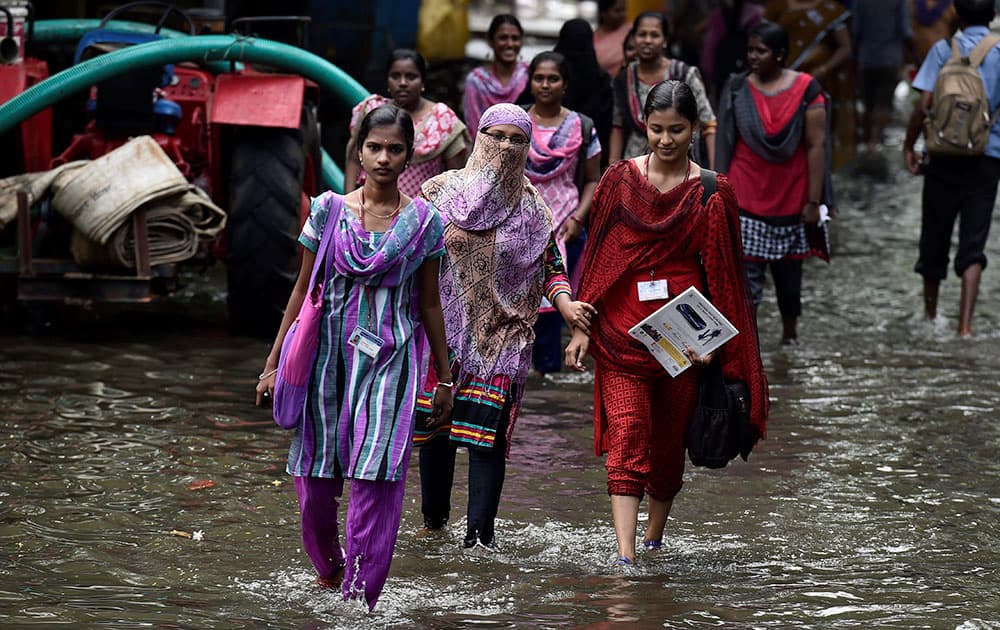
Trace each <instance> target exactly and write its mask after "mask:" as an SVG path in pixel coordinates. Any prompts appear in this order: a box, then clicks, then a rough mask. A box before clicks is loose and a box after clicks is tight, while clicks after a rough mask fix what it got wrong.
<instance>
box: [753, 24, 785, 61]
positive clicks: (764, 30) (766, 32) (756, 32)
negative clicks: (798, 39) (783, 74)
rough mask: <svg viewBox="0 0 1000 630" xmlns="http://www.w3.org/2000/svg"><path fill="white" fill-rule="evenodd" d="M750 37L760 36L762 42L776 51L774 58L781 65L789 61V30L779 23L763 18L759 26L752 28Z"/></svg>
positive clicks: (773, 51) (772, 50)
mask: <svg viewBox="0 0 1000 630" xmlns="http://www.w3.org/2000/svg"><path fill="white" fill-rule="evenodd" d="M747 35H748V37H759V38H760V41H761V43H763V44H764V45H765V46H767V47H768V48H770V49H771V52H772V53H774V60H775V61H777V62H778V65H779V66H784V65H785V64H787V63H788V31H786V30H785V29H783V28H781V26H779V25H778V24H775V23H774V22H770V21H768V20H761V21H760V22H758V23H757V26H755V27H753V28H752V29H750V32H749V33H748V34H747Z"/></svg>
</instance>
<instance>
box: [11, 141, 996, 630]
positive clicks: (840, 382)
mask: <svg viewBox="0 0 1000 630" xmlns="http://www.w3.org/2000/svg"><path fill="white" fill-rule="evenodd" d="M896 153H897V152H896V150H895V149H893V150H892V153H891V155H892V157H893V158H895V155H896ZM841 192H842V199H841V213H840V215H839V216H838V218H837V220H836V230H835V246H836V258H835V260H834V262H833V264H832V265H830V266H826V265H824V264H822V263H814V264H809V265H807V268H806V282H805V285H806V286H805V304H804V308H805V317H804V319H803V321H802V324H801V332H800V335H801V339H802V345H801V346H800V347H798V348H795V349H793V350H785V349H782V348H781V347H780V346H779V345H778V339H779V336H780V322H779V319H778V315H777V312H776V307H775V306H774V302H773V292H772V291H771V290H770V288H768V290H767V296H768V300H769V301H768V302H767V303H766V304H765V305H764V306H763V307H762V310H761V324H760V327H761V331H762V344H763V350H764V355H765V357H764V364H765V367H766V369H767V372H768V376H769V378H770V382H771V396H772V398H773V402H772V416H771V420H770V424H769V433H768V437H767V439H766V440H764V441H762V442H761V443H759V444H758V446H757V448H756V449H755V451H754V452H753V454H752V455H751V457H750V461H749V462H746V463H745V462H742V461H737V462H735V463H734V464H732V465H730V466H729V467H728V468H726V469H724V470H722V471H706V470H695V469H690V468H689V470H688V472H687V474H686V483H685V487H684V490H683V491H682V492H681V494H680V495H679V496H678V498H677V501H676V502H675V506H674V511H673V513H672V515H671V518H670V521H669V523H668V528H667V536H666V539H665V545H664V549H663V550H662V551H660V552H658V553H655V554H644V555H640V558H639V564H638V569H637V571H636V572H635V573H634V574H632V575H618V574H615V573H613V572H612V571H611V570H610V568H609V567H610V561H611V559H612V556H613V553H614V545H613V539H614V536H613V531H612V527H611V523H610V514H609V505H608V498H607V495H606V492H605V477H604V470H603V466H602V462H601V460H600V459H599V458H597V457H595V456H594V455H593V454H592V447H591V436H592V428H591V416H590V409H591V407H590V405H591V398H590V383H589V381H588V380H587V379H582V380H581V379H571V378H566V377H561V378H555V379H548V380H545V381H541V380H536V381H531V382H530V383H529V389H528V393H527V398H526V401H525V408H524V411H523V414H522V418H521V421H520V424H519V426H518V430H517V432H516V433H515V436H514V448H513V458H512V460H511V462H510V467H509V470H508V476H507V486H506V488H505V490H504V499H503V502H502V504H501V514H500V517H501V520H500V526H499V533H498V540H499V550H498V552H497V553H492V554H491V553H487V552H482V551H472V552H468V551H462V550H460V549H459V547H460V539H461V535H462V534H463V533H464V502H465V494H464V490H463V489H462V487H461V484H459V487H458V488H457V490H456V494H455V496H454V504H455V507H454V510H453V515H454V517H453V523H452V528H453V529H452V535H451V536H450V537H446V538H418V537H417V536H416V535H415V534H416V532H417V529H418V527H419V526H420V524H421V519H420V515H419V490H418V487H417V484H416V483H415V482H416V468H415V466H413V467H411V471H410V472H411V476H410V479H409V482H408V489H407V495H406V508H405V511H404V517H403V524H402V530H401V534H400V539H399V544H398V546H397V549H396V557H395V561H394V564H393V568H392V573H391V576H390V579H389V582H388V584H387V585H386V588H385V592H384V594H383V596H382V599H381V601H380V603H379V607H378V609H377V610H376V612H375V613H373V614H368V613H366V612H364V611H363V610H362V609H361V607H360V606H358V605H348V604H345V603H344V602H342V601H340V599H339V597H338V596H337V595H336V594H334V593H331V592H329V591H321V590H319V589H318V588H317V587H315V586H314V582H313V571H312V568H311V566H310V564H309V561H308V559H307V557H306V556H305V554H304V553H303V552H302V549H301V543H300V540H299V532H298V516H297V510H296V499H295V492H294V489H293V487H292V484H291V483H290V481H289V478H288V477H287V476H286V475H285V473H284V465H285V457H286V452H287V446H288V436H287V435H286V434H285V433H284V432H283V431H282V430H280V429H279V428H277V427H276V426H275V425H274V424H273V423H272V422H271V421H270V420H269V418H268V417H266V416H265V414H264V413H263V412H262V411H260V410H258V409H256V408H254V407H253V406H252V397H253V386H254V384H255V381H256V375H257V373H258V372H259V371H260V368H261V365H262V363H263V359H264V356H265V354H266V352H267V344H266V343H263V342H260V341H252V340H246V339H239V338H232V337H229V336H228V335H227V334H226V333H225V327H224V319H223V310H224V309H223V308H222V306H221V303H220V302H219V296H218V289H217V288H213V287H215V286H217V285H213V284H212V283H211V282H209V281H207V280H197V281H195V282H194V284H193V285H192V286H191V288H189V290H188V291H187V292H186V293H185V294H182V295H180V296H177V297H176V298H175V299H174V300H172V301H171V302H170V303H168V304H166V305H163V306H158V307H155V308H152V309H126V310H119V311H116V312H103V313H99V314H98V315H87V316H86V317H84V318H83V321H80V322H78V323H74V324H72V325H67V324H62V325H57V326H54V327H53V328H52V329H50V330H49V331H48V332H47V333H46V334H42V335H36V336H14V335H10V334H9V333H8V334H6V335H2V336H0V366H2V367H0V479H2V482H0V554H2V562H0V625H3V626H4V627H15V626H30V625H44V626H52V625H57V624H65V625H72V626H106V627H137V626H141V625H151V626H159V627H164V626H169V627H177V626H180V627H198V628H222V627H238V626H248V625H249V626H270V627H306V628H327V627H330V628H357V627H412V628H452V627H476V628H535V627H541V628H568V627H574V628H576V627H584V628H606V627H609V626H611V625H613V624H625V625H627V626H632V627H665V628H709V627H725V628H831V627H838V628H841V627H843V628H852V627H854V628H876V627H877V628H962V629H963V630H969V629H975V628H1000V463H998V458H997V453H996V451H997V449H998V447H1000V423H998V422H997V408H998V407H1000V387H998V384H997V377H996V374H998V373H1000V272H998V271H996V270H994V269H993V267H992V266H991V267H990V268H989V269H988V270H987V271H986V273H985V274H984V280H983V286H982V291H981V296H980V302H979V306H978V309H977V314H976V329H977V331H978V332H977V334H976V336H975V337H974V338H973V339H959V338H957V337H956V336H955V334H954V329H955V327H956V316H957V303H958V282H957V280H956V279H955V278H954V277H949V279H948V280H947V281H946V283H945V284H944V285H943V287H942V298H941V312H942V318H941V319H940V321H938V322H934V323H926V322H924V321H923V320H922V318H921V316H920V308H921V297H920V278H919V277H918V276H917V275H916V274H914V273H913V272H912V266H913V262H914V260H915V256H916V239H917V234H918V228H919V193H920V185H919V181H918V180H915V179H912V178H910V177H909V176H908V175H905V174H903V173H901V172H893V173H892V177H891V179H890V181H888V182H876V181H872V180H864V179H857V180H854V181H850V182H844V185H843V186H842V189H841ZM998 237H1000V226H994V231H993V239H992V243H993V244H992V245H991V247H990V250H989V252H988V254H989V255H991V256H992V257H993V260H994V261H997V260H1000V248H998V246H997V245H996V243H997V242H998ZM213 291H214V292H215V293H214V294H213ZM461 459H462V458H461V457H460V460H461ZM415 461H416V458H414V459H413V462H414V464H415ZM464 474H465V469H464V468H463V469H462V470H460V471H459V472H458V473H457V477H458V478H462V477H463V476H464ZM196 532H197V533H198V534H197V537H198V538H200V540H196V539H195V538H189V537H186V536H185V535H184V534H187V535H193V534H194V533H196Z"/></svg>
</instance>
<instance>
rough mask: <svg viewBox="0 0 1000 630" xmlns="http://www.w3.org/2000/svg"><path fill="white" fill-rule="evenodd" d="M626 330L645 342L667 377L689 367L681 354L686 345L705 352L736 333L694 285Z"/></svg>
mask: <svg viewBox="0 0 1000 630" xmlns="http://www.w3.org/2000/svg"><path fill="white" fill-rule="evenodd" d="M628 332H629V334H630V335H632V336H633V337H635V338H636V339H638V340H639V341H641V342H642V343H644V344H645V345H646V347H647V348H648V349H649V351H650V352H651V353H653V356H654V357H656V360H657V361H659V362H660V365H662V366H663V368H664V369H665V370H666V371H667V373H668V374H670V376H677V375H678V374H680V373H681V372H683V371H684V370H686V369H688V368H689V367H690V366H691V361H689V360H688V358H687V356H685V354H684V350H686V349H687V348H693V349H694V351H695V352H697V353H698V354H700V355H705V354H708V353H709V352H712V351H714V350H715V349H716V348H718V347H719V346H721V345H722V344H724V343H726V342H727V341H729V340H730V339H732V338H733V337H735V336H736V335H737V334H738V333H739V331H738V330H736V328H735V327H734V326H733V325H732V324H731V323H730V322H729V320H728V319H726V318H725V317H724V316H723V315H722V313H720V312H719V311H718V309H716V308H715V307H714V306H712V303H711V302H709V301H708V300H707V299H705V296H704V295H702V294H701V292H700V291H699V290H698V289H696V288H694V287H691V288H689V289H687V290H686V291H684V292H683V293H681V294H680V295H678V296H677V297H675V298H674V299H672V300H670V301H669V302H667V303H666V304H664V305H663V306H662V307H660V308H659V309H658V310H657V311H656V312H655V313H653V314H652V315H650V316H649V317H647V318H646V319H644V320H642V321H641V322H639V323H638V324H636V325H635V326H633V327H632V328H631V329H629V331H628Z"/></svg>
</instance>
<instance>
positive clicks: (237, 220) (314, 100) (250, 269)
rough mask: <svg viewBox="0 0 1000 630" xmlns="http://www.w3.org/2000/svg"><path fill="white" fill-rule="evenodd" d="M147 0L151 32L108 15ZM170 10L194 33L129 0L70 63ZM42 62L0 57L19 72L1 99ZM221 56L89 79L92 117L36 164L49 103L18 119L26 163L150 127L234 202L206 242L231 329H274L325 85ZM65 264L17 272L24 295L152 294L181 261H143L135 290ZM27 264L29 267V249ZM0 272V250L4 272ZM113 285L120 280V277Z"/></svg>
mask: <svg viewBox="0 0 1000 630" xmlns="http://www.w3.org/2000/svg"><path fill="white" fill-rule="evenodd" d="M0 3H2V0H0ZM151 6H152V7H160V8H161V9H162V10H163V14H162V16H161V17H160V19H159V20H158V23H157V26H156V28H155V30H153V32H137V31H134V30H116V29H115V28H114V23H113V20H116V19H120V18H121V17H122V16H123V15H124V14H125V13H126V12H131V11H134V10H136V9H148V8H149V7H151ZM171 16H175V17H177V18H179V23H182V24H184V25H185V28H186V30H188V31H189V32H190V34H191V36H195V34H196V33H195V25H194V23H193V22H192V20H191V18H190V17H189V16H187V15H186V14H185V13H184V12H183V11H181V10H180V9H177V8H176V7H174V6H172V5H167V4H165V3H162V2H134V3H131V4H127V5H125V6H122V7H120V8H118V9H115V10H114V11H112V12H111V13H109V14H108V15H107V16H105V18H104V20H103V21H102V23H101V26H100V27H99V28H98V29H96V30H94V31H91V32H88V33H87V34H86V35H84V37H83V38H81V40H80V42H79V44H78V45H77V48H76V54H75V58H74V63H79V62H81V61H84V60H86V59H88V58H92V57H94V56H96V55H100V54H104V53H106V52H109V51H112V50H116V49H119V48H122V47H127V46H132V45H136V44H142V43H146V42H150V41H156V40H159V39H161V37H162V35H161V28H162V27H163V26H164V24H165V23H167V21H168V18H171ZM273 19H276V20H282V21H288V20H292V21H294V20H299V21H307V20H308V18H287V17H282V18H273ZM175 22H177V20H175ZM253 24H254V23H250V25H251V26H252V25H253ZM303 30H304V29H303ZM43 65H44V64H42V66H43ZM42 66H39V65H37V64H33V62H29V61H27V60H26V61H24V62H23V63H20V64H6V65H3V66H0V72H8V73H12V74H16V75H17V76H19V77H21V76H23V77H24V78H21V79H19V81H20V83H19V84H17V85H13V82H12V81H10V80H9V79H0V84H2V87H0V89H6V91H5V92H3V93H2V94H3V97H2V98H0V103H2V102H4V101H6V100H8V99H9V98H11V97H12V96H14V95H15V94H16V93H17V91H18V90H22V91H23V89H24V88H25V87H26V86H28V85H30V82H31V81H37V80H40V79H42V78H44V75H45V72H44V67H42ZM226 66H227V68H226V69H227V70H228V71H226V72H222V73H218V68H211V69H210V68H208V67H207V66H205V65H198V64H194V63H178V64H169V65H165V66H160V67H136V68H135V69H131V70H129V71H127V72H124V73H122V74H119V75H117V76H114V77H113V78H110V79H108V80H105V81H103V82H101V83H99V84H98V85H96V86H94V87H93V88H92V89H91V95H90V98H89V100H88V101H87V106H86V107H87V113H88V115H89V121H88V122H87V123H86V126H85V127H84V129H83V130H82V131H81V132H80V133H78V134H76V135H75V136H74V137H73V139H72V141H71V142H70V144H69V146H68V147H66V148H65V149H64V150H63V151H61V152H60V153H59V155H58V156H56V157H55V158H53V159H51V160H50V161H49V162H48V163H45V164H41V163H40V162H41V161H43V160H44V158H45V157H48V156H46V155H45V152H44V151H45V149H46V148H47V147H40V146H35V144H37V143H39V142H42V143H44V141H50V138H51V123H50V121H49V122H46V120H45V119H44V116H43V115H42V114H39V115H37V116H35V117H33V118H31V119H29V120H28V121H26V122H25V123H23V124H22V125H21V139H22V141H21V151H22V154H23V156H24V166H25V170H26V171H31V170H39V169H47V168H52V167H55V166H58V165H60V164H63V163H65V162H69V161H72V160H80V159H95V158H98V157H100V156H102V155H104V154H106V153H108V152H109V151H112V150H114V149H115V148H117V147H119V146H121V145H122V144H124V143H125V142H127V141H128V140H129V139H130V138H132V137H135V136H138V135H149V136H151V137H152V138H153V139H154V140H155V141H156V143H157V144H159V145H160V147H161V148H162V149H163V150H164V152H165V153H166V154H167V155H168V156H170V158H171V160H172V161H173V162H174V163H175V164H176V166H177V167H178V168H179V169H180V171H181V172H182V173H184V175H185V176H186V177H187V178H188V180H189V181H190V182H192V183H193V184H195V185H197V186H198V187H199V188H201V189H202V190H204V191H205V192H207V193H208V194H209V195H210V196H211V197H212V199H213V201H214V202H215V203H216V204H217V205H219V206H220V207H222V208H224V209H225V210H226V212H227V225H226V230H225V232H224V233H223V234H224V236H223V237H222V238H219V239H217V240H216V241H215V242H213V243H211V244H210V245H209V246H208V247H207V250H208V252H209V253H210V254H211V255H212V256H214V257H216V258H220V259H223V260H225V263H226V267H227V278H228V306H229V318H230V319H229V321H230V325H231V328H232V330H233V331H234V332H236V333H239V334H251V335H257V336H270V335H273V334H274V332H275V331H276V330H277V327H278V324H279V322H280V320H281V316H282V312H283V309H284V306H285V302H286V301H287V299H288V295H289V293H290V292H291V288H292V286H293V284H294V282H295V278H296V275H297V272H298V265H299V255H298V247H297V245H296V237H297V235H298V232H299V228H300V226H301V223H302V219H303V217H304V213H305V212H306V211H307V210H308V196H310V195H315V194H316V193H317V191H318V190H319V188H320V178H321V170H320V165H321V147H320V140H319V128H318V124H317V121H316V107H317V105H318V97H319V90H318V88H317V86H316V84H315V83H312V82H310V81H308V80H306V79H304V78H303V77H301V76H298V75H294V74H282V73H277V72H271V71H267V70H265V69H257V68H251V67H249V66H246V67H241V64H235V63H234V64H226ZM17 68H20V69H19V70H17ZM3 76H5V75H0V77H3ZM55 78H56V77H54V79H55ZM36 119H38V120H37V121H36ZM29 123H32V124H34V125H35V127H34V128H31V127H29ZM46 125H48V127H47V128H46ZM32 129H34V131H33V130H32ZM49 146H51V144H50V145H49ZM60 220H62V218H61V217H60V216H59V215H56V214H55V213H44V212H43V213H42V214H41V217H40V218H37V217H36V218H35V219H34V220H33V234H34V235H35V236H34V241H35V242H34V245H33V250H34V251H36V252H46V253H47V255H51V252H52V251H54V250H55V251H59V250H60V249H61V247H62V244H60V243H58V242H56V243H52V242H49V243H40V242H39V236H38V235H39V234H45V235H49V236H50V237H51V238H56V239H57V241H58V236H53V235H60V234H65V232H66V229H65V226H63V227H62V229H60V226H58V225H45V223H47V222H48V223H53V224H58V222H59V221H60ZM136 238H137V240H138V238H139V237H138V236H137V237H136ZM66 251H68V249H67V250H66ZM67 258H68V256H67ZM64 263H65V264H64V265H62V266H56V267H55V268H53V269H54V273H55V274H57V275H58V276H59V277H57V278H52V277H48V278H38V276H39V273H40V272H39V271H38V270H37V269H35V270H34V271H33V272H32V274H29V276H30V277H26V276H25V274H23V273H21V274H20V277H19V279H18V298H19V299H21V300H36V301H70V300H71V301H74V302H79V301H80V300H83V301H86V299H87V295H88V293H89V294H92V295H93V296H95V297H94V299H95V300H106V301H147V300H150V299H153V298H156V297H160V295H162V294H163V293H165V292H166V291H168V290H169V289H170V288H171V287H173V286H174V285H175V284H176V275H177V269H176V266H175V265H164V266H163V267H164V268H162V269H161V268H157V267H153V268H152V269H150V270H149V271H148V278H147V279H146V280H147V282H145V283H144V285H143V286H146V287H148V290H147V291H145V292H143V291H140V292H136V290H135V287H134V285H132V286H131V287H130V288H129V289H127V290H123V291H122V292H120V293H119V294H116V293H115V291H114V289H113V288H112V289H111V290H108V289H107V287H104V288H100V289H98V288H95V284H99V283H100V278H97V277H95V276H94V274H88V273H87V272H88V270H86V269H78V268H74V265H73V264H72V263H71V261H68V260H65V261H64ZM20 266H21V268H22V269H21V271H22V272H23V267H24V265H23V260H22V264H21V265H20ZM3 271H4V268H3V266H2V261H0V274H2V273H3ZM126 273H128V272H125V271H124V270H122V274H126ZM136 275H140V276H141V275H142V270H141V269H138V268H137V269H136V271H135V272H132V273H131V276H132V277H134V276H136ZM106 276H107V274H106V273H105V274H104V275H103V276H101V277H102V278H103V277H106ZM81 281H82V283H81ZM106 284H107V286H110V287H114V286H117V285H115V284H114V282H113V281H110V282H109V283H106Z"/></svg>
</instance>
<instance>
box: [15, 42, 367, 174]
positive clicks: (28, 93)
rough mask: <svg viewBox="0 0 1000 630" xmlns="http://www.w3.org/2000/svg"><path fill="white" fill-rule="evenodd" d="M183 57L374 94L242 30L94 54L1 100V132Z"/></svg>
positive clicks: (355, 96)
mask: <svg viewBox="0 0 1000 630" xmlns="http://www.w3.org/2000/svg"><path fill="white" fill-rule="evenodd" d="M36 29H37V25H36ZM36 33H37V31H36ZM36 36H37V35H36ZM182 61H197V62H205V63H210V62H218V61H229V62H249V63H259V64H264V65H267V66H271V67H275V68H281V69H283V70H287V71H289V72H294V73H296V74H299V75H301V76H303V77H306V78H307V79H311V80H313V81H315V82H316V83H317V84H319V85H320V87H321V88H323V89H324V90H326V91H328V92H330V93H331V94H333V95H335V96H336V97H337V98H339V99H340V100H341V101H343V102H344V103H345V104H347V105H349V106H353V105H355V104H357V103H358V102H360V101H361V100H363V99H365V98H366V97H367V96H368V91H367V90H365V89H364V88H363V87H361V84H359V83H358V82H357V81H355V80H354V79H353V78H351V76H350V75H348V74H347V73H346V72H344V71H343V70H341V69H340V68H338V67H337V66H335V65H333V64H332V63H330V62H328V61H326V60H325V59H323V58H321V57H318V56H316V55H314V54H312V53H311V52H309V51H306V50H302V49H301V48H296V47H295V46H289V45H288V44H282V43H280V42H274V41H271V40H267V39H259V38H249V37H242V36H236V35H198V36H193V37H176V38H174V39H164V40H160V41H155V42H149V43H146V44H136V45H135V46H129V47H127V48H122V49H121V50H116V51H113V52H109V53H107V54H104V55H100V56H98V57H94V58H93V59H89V60H87V61H84V62H83V63H80V64H77V65H75V66H72V67H70V68H67V69H66V70H63V71H62V72H59V73H58V74H55V75H53V76H51V77H49V78H48V79H46V80H45V81H42V82H41V83H38V84H36V85H34V86H32V87H31V88H29V89H27V90H25V91H24V92H22V93H21V94H18V95H17V96H15V97H14V98H12V99H11V100H9V101H7V102H6V103H4V104H3V105H0V135H3V134H5V133H7V132H8V131H10V130H11V129H13V128H14V127H16V126H17V125H19V124H20V123H21V122H22V121H24V120H25V119H27V118H30V117H31V116H33V115H35V114H37V113H38V112H40V111H42V110H43V109H45V108H46V107H51V106H52V105H53V104H55V103H57V102H58V101H60V100H62V99H63V98H65V97H67V96H69V95H70V94H73V93H75V92H78V91H80V90H84V89H86V88H89V87H90V86H91V85H94V84H96V83H100V82H101V81H104V80H106V79H109V78H111V77H113V76H115V75H117V74H119V73H122V72H127V71H129V70H132V69H135V68H143V67H147V66H161V65H164V64H168V63H179V62H182ZM321 167H322V173H323V182H324V183H325V184H326V185H327V186H328V187H330V188H331V189H332V190H335V191H338V192H342V191H343V190H344V173H343V171H341V170H340V168H339V167H338V166H337V165H336V164H335V163H334V161H333V159H332V158H331V157H330V156H329V155H328V154H327V153H326V151H323V155H322V164H321Z"/></svg>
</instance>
